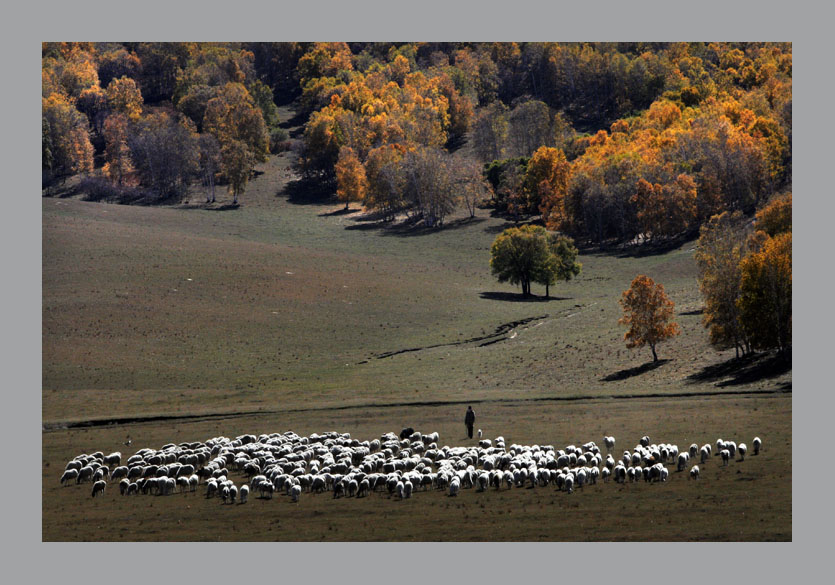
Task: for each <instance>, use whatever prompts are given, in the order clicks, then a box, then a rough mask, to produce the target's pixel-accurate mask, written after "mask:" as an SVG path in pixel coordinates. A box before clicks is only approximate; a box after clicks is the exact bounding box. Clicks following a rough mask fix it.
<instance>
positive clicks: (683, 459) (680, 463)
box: [676, 453, 690, 471]
mask: <svg viewBox="0 0 835 585" xmlns="http://www.w3.org/2000/svg"><path fill="white" fill-rule="evenodd" d="M689 459H690V455H689V454H688V453H679V454H678V460H677V462H676V471H684V468H685V467H686V466H687V461H688V460H689Z"/></svg>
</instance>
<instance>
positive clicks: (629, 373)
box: [600, 359, 671, 382]
mask: <svg viewBox="0 0 835 585" xmlns="http://www.w3.org/2000/svg"><path fill="white" fill-rule="evenodd" d="M669 361H671V360H669V359H664V360H658V361H657V362H647V363H645V364H643V365H640V366H637V367H634V368H628V369H626V370H620V371H619V372H615V373H614V374H609V375H608V376H605V377H603V378H600V381H601V382H617V381H618V380H626V379H627V378H632V377H633V376H640V375H641V374H645V373H647V372H650V371H652V370H654V369H656V368H660V367H661V366H663V365H664V364H666V363H667V362H669Z"/></svg>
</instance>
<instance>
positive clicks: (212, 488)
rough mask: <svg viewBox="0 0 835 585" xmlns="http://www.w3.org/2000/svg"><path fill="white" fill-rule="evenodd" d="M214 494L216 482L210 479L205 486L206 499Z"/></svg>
mask: <svg viewBox="0 0 835 585" xmlns="http://www.w3.org/2000/svg"><path fill="white" fill-rule="evenodd" d="M215 493H217V482H216V481H215V480H213V479H212V480H209V482H208V483H207V484H206V497H207V498H211V497H212V496H213V495H215Z"/></svg>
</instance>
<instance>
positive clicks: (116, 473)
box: [110, 465, 128, 481]
mask: <svg viewBox="0 0 835 585" xmlns="http://www.w3.org/2000/svg"><path fill="white" fill-rule="evenodd" d="M127 476H128V466H127V465H122V466H120V467H117V468H116V469H114V470H113V473H111V474H110V480H111V481H116V480H117V479H119V478H121V477H127Z"/></svg>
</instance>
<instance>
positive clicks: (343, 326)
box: [42, 154, 792, 541]
mask: <svg viewBox="0 0 835 585" xmlns="http://www.w3.org/2000/svg"><path fill="white" fill-rule="evenodd" d="M289 169H290V160H289V155H287V154H285V155H280V156H274V157H272V158H271V159H270V160H269V161H268V162H267V163H265V164H264V165H262V166H260V167H259V169H258V170H259V171H260V174H259V175H258V176H257V177H255V178H254V179H253V181H252V182H251V183H250V185H249V187H248V189H247V191H246V193H245V194H244V195H243V196H242V197H241V206H240V207H238V208H230V206H228V205H223V204H217V205H215V206H212V207H204V206H202V205H201V201H202V199H201V197H202V194H201V193H200V192H199V191H195V192H194V193H193V195H192V197H191V199H190V201H189V202H188V203H184V204H183V205H180V206H176V207H130V206H120V205H109V204H103V203H90V202H85V201H82V200H81V199H79V198H78V197H66V198H60V197H50V198H44V199H43V200H42V209H43V215H42V226H43V299H42V316H43V374H42V376H43V378H42V385H43V388H42V421H43V424H44V430H43V484H42V485H43V500H42V502H43V504H42V505H43V527H42V528H43V539H44V540H49V541H52V540H58V541H63V540H96V541H98V540H108V541H111V540H117V541H121V540H341V541H344V540H501V541H506V540H525V541H527V540H791V538H792V501H791V489H786V487H785V484H784V480H783V479H782V477H784V476H785V474H786V473H787V472H788V470H789V469H790V466H791V459H790V452H791V420H792V398H791V392H790V390H791V370H790V369H788V370H785V368H784V369H783V370H781V369H780V368H771V369H768V368H764V367H759V368H758V367H757V364H754V363H748V362H742V363H737V362H729V361H728V360H730V359H731V358H732V357H733V352H732V351H731V352H716V351H715V350H714V349H712V348H711V347H710V346H709V344H708V342H707V333H706V331H705V330H704V328H703V327H702V326H701V314H700V309H701V307H702V302H701V297H700V295H699V291H698V284H697V280H696V266H695V263H694V261H693V252H694V246H695V242H689V243H686V244H684V245H682V246H680V247H678V248H676V249H673V250H669V251H666V252H664V253H658V254H650V255H622V254H614V253H602V252H594V253H592V252H589V253H584V254H582V255H581V257H580V259H579V260H580V261H581V262H582V263H583V272H582V273H581V275H580V276H579V277H578V278H577V279H575V280H572V281H571V282H568V283H559V284H558V285H557V286H555V287H552V289H551V298H550V299H549V300H546V299H544V298H542V297H540V296H537V297H536V298H533V299H524V298H522V297H521V295H520V292H519V289H518V287H512V286H510V285H508V284H500V283H498V282H497V281H496V280H495V278H494V277H492V276H491V274H490V269H489V257H490V253H489V250H490V245H491V243H492V241H493V239H494V238H495V237H496V235H497V234H498V233H499V232H500V231H501V230H502V229H504V228H505V227H507V226H508V225H510V224H507V223H506V222H505V221H504V220H502V219H500V218H492V217H490V216H489V214H488V212H487V211H486V210H479V212H478V213H477V217H476V218H475V219H474V220H469V219H467V218H466V217H464V216H461V217H458V218H453V220H452V221H450V222H449V225H448V226H446V227H445V228H444V229H442V230H439V231H435V232H428V233H427V232H424V231H410V230H404V229H399V228H397V227H392V226H380V225H379V224H377V223H376V222H374V221H370V219H369V218H367V217H365V216H363V214H362V213H361V212H360V211H359V209H358V208H357V204H352V206H351V209H350V210H349V212H347V213H345V212H343V211H342V208H343V206H344V205H343V204H340V203H338V202H335V201H333V200H320V201H315V202H311V201H309V200H304V199H302V200H300V199H299V198H298V197H293V196H290V197H288V195H287V193H288V192H290V193H295V192H296V191H298V184H297V183H295V182H294V179H293V176H292V175H291V172H290V170H289ZM224 197H225V195H224ZM222 203H228V202H222ZM641 273H644V274H647V275H649V276H650V277H652V278H653V279H655V280H656V281H658V282H661V283H662V284H664V286H665V289H666V291H667V293H668V295H669V296H670V298H671V299H672V300H673V301H674V302H675V303H676V314H677V317H676V318H677V321H678V323H679V324H680V325H681V328H682V335H680V336H679V337H677V338H675V339H673V340H671V341H668V342H666V343H663V344H661V345H659V347H658V354H659V358H660V359H661V362H659V363H658V364H650V363H649V362H651V359H652V358H651V354H650V351H649V348H644V349H642V350H628V349H626V347H625V344H624V342H623V340H622V337H623V333H624V328H623V327H621V326H619V325H618V323H617V320H618V318H619V317H620V316H621V313H622V311H621V308H620V306H619V304H618V299H619V298H620V295H621V292H622V291H623V290H625V289H626V288H628V287H629V284H630V282H631V280H632V279H633V278H634V277H635V276H636V275H637V274H641ZM533 292H534V293H535V294H537V295H542V294H544V289H541V287H537V286H536V285H535V286H534V290H533ZM764 371H765V373H766V374H767V375H764V374H763V372H764ZM468 403H469V404H472V405H473V407H474V409H475V410H476V413H477V415H478V419H477V421H476V426H477V427H480V428H483V429H484V431H485V435H486V436H487V437H495V436H497V435H504V436H505V437H506V438H507V440H508V444H510V443H513V442H517V443H528V444H532V443H540V444H542V443H551V444H554V445H557V446H563V445H566V444H569V443H575V444H577V443H582V442H585V441H590V440H594V441H596V442H597V443H598V444H602V437H603V434H604V433H606V434H613V435H614V436H615V437H616V438H617V444H616V448H615V454H616V455H617V454H618V453H622V452H623V450H624V449H631V447H632V446H633V445H634V444H635V443H637V441H638V439H639V438H640V437H641V436H642V435H644V434H649V435H650V437H651V438H652V439H653V441H658V442H661V441H664V442H673V443H677V444H678V445H679V447H681V448H682V449H685V448H686V447H687V445H689V444H690V443H691V442H697V443H699V444H703V443H705V442H709V443H714V442H715V440H716V439H717V438H720V437H722V438H725V439H733V440H735V441H737V443H739V442H741V441H744V442H747V443H748V444H749V446H750V444H751V440H752V439H753V437H754V436H755V435H759V436H761V437H762V438H763V442H764V451H763V452H762V453H761V454H760V455H759V456H758V457H751V456H749V457H748V458H747V459H746V461H744V462H734V463H731V464H730V465H729V466H728V467H727V468H722V467H721V464H717V462H716V461H715V460H714V461H711V462H709V463H708V464H707V465H706V466H705V467H704V468H703V470H702V471H703V479H702V480H701V481H699V482H691V481H688V480H687V478H686V474H677V473H675V472H674V471H673V472H672V473H671V479H670V481H669V482H668V483H667V484H665V485H649V484H643V483H641V484H636V485H625V486H615V485H614V484H607V485H597V486H590V487H587V488H586V489H584V490H581V491H578V492H577V493H575V494H571V495H570V496H568V495H566V494H564V493H561V492H555V491H554V490H553V488H542V489H513V490H511V491H509V492H505V491H504V490H502V491H500V492H498V493H496V492H494V491H492V490H491V491H490V492H489V493H476V492H475V490H464V491H463V492H462V493H461V496H460V497H458V498H447V497H445V496H444V495H442V494H441V493H422V492H418V493H417V494H416V495H415V497H414V498H413V499H412V500H410V501H405V502H399V501H394V500H389V498H388V497H387V496H385V495H382V494H372V496H371V497H368V498H364V499H354V498H351V499H341V500H336V501H335V500H332V499H331V498H330V496H329V495H328V494H325V495H321V496H313V495H307V494H303V495H302V499H301V502H300V503H299V504H298V505H291V504H290V503H289V501H288V498H286V497H284V496H276V498H275V499H274V500H273V501H262V500H258V499H256V498H254V497H253V498H252V499H251V501H250V502H249V503H248V504H247V505H244V506H226V507H222V506H220V504H219V501H218V500H206V499H204V498H202V497H201V496H200V495H199V493H198V495H194V494H188V495H182V496H180V495H177V496H172V497H167V498H157V497H140V498H130V499H128V498H122V497H120V496H119V494H118V489H117V487H116V486H115V485H111V486H109V487H108V491H107V492H106V494H105V496H104V497H103V498H96V499H95V500H93V499H91V498H90V495H89V489H90V486H89V484H84V485H82V486H75V485H73V486H71V487H67V488H61V487H60V486H59V484H58V479H59V477H60V475H61V471H62V470H63V468H64V464H65V463H66V461H67V460H69V459H70V458H72V457H73V456H74V455H76V454H78V453H82V452H91V451H95V450H102V451H105V452H109V451H116V450H121V451H122V453H123V455H125V456H127V454H130V453H133V452H134V451H135V450H137V449H139V448H142V447H146V446H147V447H155V448H159V447H160V446H162V445H163V444H165V443H168V442H180V441H196V440H206V439H208V438H210V437H215V436H218V435H226V436H235V435H237V434H242V433H255V434H259V433H266V432H276V431H280V432H283V431H285V430H294V431H296V432H298V433H299V434H309V433H312V432H322V431H327V430H338V431H340V432H350V433H351V435H352V436H353V437H354V438H358V439H360V440H363V439H372V438H375V437H378V436H379V435H380V434H382V433H385V432H387V431H394V432H399V430H400V429H401V428H402V427H404V426H413V427H415V428H417V429H419V430H425V431H434V430H437V431H438V432H440V434H441V442H442V443H443V444H449V445H458V444H466V443H467V440H466V438H465V433H464V426H463V424H462V421H463V416H464V410H465V409H466V404H468ZM115 419H118V420H119V421H121V422H120V424H109V425H108V424H104V423H106V422H107V421H111V422H112V421H113V420H115ZM84 423H96V426H83V424H84ZM100 423H101V426H98V424H100ZM127 435H130V436H131V438H132V439H133V444H132V446H131V447H130V448H128V447H124V446H123V445H122V441H124V439H125V437H126V436H127ZM716 459H718V458H716ZM236 479H237V478H236ZM237 483H240V482H237ZM372 514H373V516H372Z"/></svg>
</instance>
